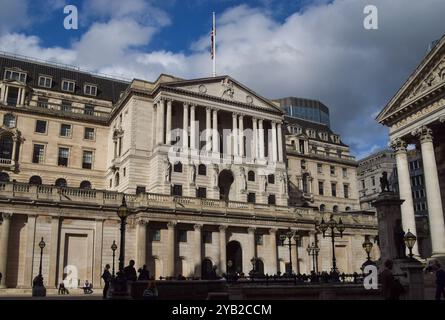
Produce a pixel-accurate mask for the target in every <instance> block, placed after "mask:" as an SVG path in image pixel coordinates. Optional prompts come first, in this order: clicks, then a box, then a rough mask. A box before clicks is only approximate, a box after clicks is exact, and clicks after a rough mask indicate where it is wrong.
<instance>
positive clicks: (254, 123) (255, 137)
mask: <svg viewBox="0 0 445 320" xmlns="http://www.w3.org/2000/svg"><path fill="white" fill-rule="evenodd" d="M252 131H253V132H252V135H253V138H252V140H253V141H252V155H251V157H252V159H256V158H258V142H257V141H258V129H257V119H255V118H252Z"/></svg>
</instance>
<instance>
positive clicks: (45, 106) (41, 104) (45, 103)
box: [37, 97, 48, 109]
mask: <svg viewBox="0 0 445 320" xmlns="http://www.w3.org/2000/svg"><path fill="white" fill-rule="evenodd" d="M37 107H39V108H43V109H48V99H45V98H42V97H39V98H38V99H37Z"/></svg>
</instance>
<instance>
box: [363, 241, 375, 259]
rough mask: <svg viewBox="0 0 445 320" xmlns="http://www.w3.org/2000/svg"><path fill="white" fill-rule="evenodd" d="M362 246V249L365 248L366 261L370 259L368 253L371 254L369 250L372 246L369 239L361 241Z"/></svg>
mask: <svg viewBox="0 0 445 320" xmlns="http://www.w3.org/2000/svg"><path fill="white" fill-rule="evenodd" d="M362 247H363V249H365V251H366V254H367V255H368V257H367V259H368V261H371V256H370V254H371V250H372V247H373V244H372V242H371V241H369V239H365V242H363V244H362Z"/></svg>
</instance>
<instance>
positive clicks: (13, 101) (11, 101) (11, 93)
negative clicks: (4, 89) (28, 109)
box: [6, 87, 19, 107]
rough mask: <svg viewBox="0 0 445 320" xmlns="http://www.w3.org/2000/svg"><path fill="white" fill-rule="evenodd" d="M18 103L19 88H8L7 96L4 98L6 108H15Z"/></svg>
mask: <svg viewBox="0 0 445 320" xmlns="http://www.w3.org/2000/svg"><path fill="white" fill-rule="evenodd" d="M18 101H19V88H16V87H9V88H8V96H7V97H6V102H7V104H8V106H13V107H15V106H17V103H18Z"/></svg>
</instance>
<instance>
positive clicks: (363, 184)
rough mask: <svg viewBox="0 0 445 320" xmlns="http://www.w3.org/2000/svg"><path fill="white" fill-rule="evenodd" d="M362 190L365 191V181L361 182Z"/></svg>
mask: <svg viewBox="0 0 445 320" xmlns="http://www.w3.org/2000/svg"><path fill="white" fill-rule="evenodd" d="M362 189H365V180H362Z"/></svg>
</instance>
